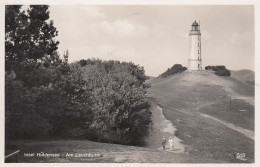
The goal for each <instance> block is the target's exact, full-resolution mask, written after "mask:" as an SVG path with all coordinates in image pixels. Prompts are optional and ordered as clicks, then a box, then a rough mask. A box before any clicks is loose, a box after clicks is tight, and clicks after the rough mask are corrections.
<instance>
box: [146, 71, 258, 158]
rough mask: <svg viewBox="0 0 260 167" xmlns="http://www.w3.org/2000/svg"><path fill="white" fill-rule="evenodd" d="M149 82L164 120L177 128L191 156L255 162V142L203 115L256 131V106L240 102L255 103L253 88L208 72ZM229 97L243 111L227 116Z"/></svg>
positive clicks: (195, 72) (154, 79) (155, 79)
mask: <svg viewBox="0 0 260 167" xmlns="http://www.w3.org/2000/svg"><path fill="white" fill-rule="evenodd" d="M150 82H151V85H152V87H151V89H150V90H149V93H148V95H149V96H150V97H153V98H154V99H155V101H156V102H157V103H158V104H160V105H161V106H162V108H163V112H164V115H165V117H166V118H167V119H168V120H170V121H171V122H173V125H175V126H176V128H177V129H178V131H177V135H178V137H179V138H180V139H182V140H183V141H184V144H185V145H186V146H187V150H188V152H189V153H190V154H192V155H200V156H201V157H203V156H210V157H213V158H215V159H217V160H225V161H229V162H241V161H240V160H237V159H236V158H235V155H236V153H245V154H246V159H247V161H246V162H254V140H252V139H250V138H247V137H246V136H244V135H243V134H241V133H239V132H237V131H235V130H232V129H230V128H228V127H226V126H225V125H223V124H221V123H218V122H215V121H213V120H212V119H210V118H205V117H202V116H201V115H200V113H206V114H208V115H211V116H213V117H216V118H218V119H220V120H223V121H226V122H230V123H233V124H235V125H236V126H240V127H243V128H246V129H249V130H253V129H254V106H253V105H252V104H250V103H247V102H246V101H245V100H241V99H243V98H248V99H250V100H251V99H254V88H253V87H252V86H250V85H248V84H245V83H242V82H239V81H238V80H235V79H233V78H229V77H220V76H216V75H215V74H213V73H210V72H207V71H199V72H198V71H186V72H183V73H182V74H179V75H175V76H173V77H169V78H166V79H161V78H153V79H152V80H151V81H150ZM229 94H231V95H232V96H235V97H236V99H234V100H233V102H234V103H235V104H236V110H237V111H239V110H242V111H239V112H237V111H231V112H227V110H226V107H227V106H229ZM226 103H227V105H224V104H226ZM245 110H246V111H245Z"/></svg>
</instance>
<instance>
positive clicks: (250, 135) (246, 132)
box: [200, 114, 255, 140]
mask: <svg viewBox="0 0 260 167" xmlns="http://www.w3.org/2000/svg"><path fill="white" fill-rule="evenodd" d="M200 115H201V116H203V117H206V118H210V119H213V120H214V121H216V122H219V123H221V124H223V125H225V126H227V127H229V128H230V129H233V130H235V131H237V132H239V133H242V134H243V135H245V136H246V137H248V138H250V139H252V140H254V136H255V134H254V132H253V131H251V130H248V129H244V128H241V127H239V126H236V125H234V124H231V123H227V122H225V121H222V120H220V119H217V118H215V117H212V116H209V115H207V114H200Z"/></svg>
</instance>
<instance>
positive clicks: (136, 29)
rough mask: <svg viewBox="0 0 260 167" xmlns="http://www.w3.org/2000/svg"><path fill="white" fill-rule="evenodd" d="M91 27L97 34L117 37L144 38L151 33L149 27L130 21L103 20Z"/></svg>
mask: <svg viewBox="0 0 260 167" xmlns="http://www.w3.org/2000/svg"><path fill="white" fill-rule="evenodd" d="M91 27H92V30H93V31H94V32H95V33H96V34H100V33H103V34H106V35H111V36H116V37H138V36H140V37H143V36H147V35H149V33H150V31H149V28H148V27H147V26H145V25H141V24H137V23H134V22H131V21H130V20H128V19H118V20H115V21H107V20H102V21H100V22H95V23H93V24H92V25H91Z"/></svg>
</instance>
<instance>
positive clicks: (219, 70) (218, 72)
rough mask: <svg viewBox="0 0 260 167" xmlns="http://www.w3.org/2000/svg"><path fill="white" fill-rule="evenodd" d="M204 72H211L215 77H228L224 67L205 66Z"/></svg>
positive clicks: (228, 73) (228, 74) (228, 71)
mask: <svg viewBox="0 0 260 167" xmlns="http://www.w3.org/2000/svg"><path fill="white" fill-rule="evenodd" d="M205 70H213V71H215V74H216V75H219V76H230V70H228V69H226V67H225V66H223V65H221V66H206V67H205Z"/></svg>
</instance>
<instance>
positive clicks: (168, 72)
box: [159, 64, 187, 78]
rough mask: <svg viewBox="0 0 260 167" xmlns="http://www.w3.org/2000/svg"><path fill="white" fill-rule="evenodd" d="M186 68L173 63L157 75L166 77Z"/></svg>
mask: <svg viewBox="0 0 260 167" xmlns="http://www.w3.org/2000/svg"><path fill="white" fill-rule="evenodd" d="M185 70H187V68H186V67H183V66H182V65H181V64H174V65H173V66H172V67H171V68H168V69H167V70H166V71H165V72H164V73H162V74H161V75H159V77H163V78H167V77H168V76H171V75H174V74H176V73H180V72H183V71H185Z"/></svg>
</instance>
